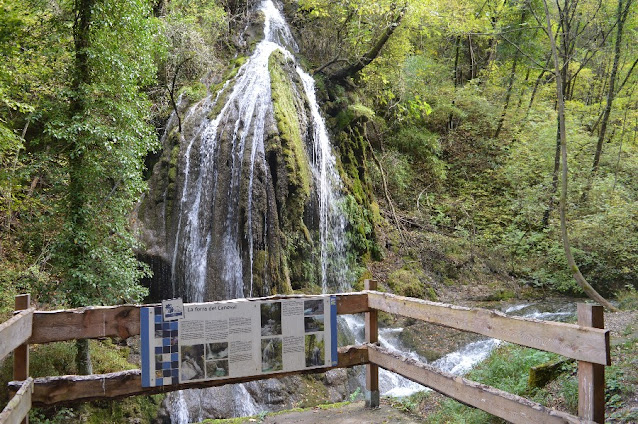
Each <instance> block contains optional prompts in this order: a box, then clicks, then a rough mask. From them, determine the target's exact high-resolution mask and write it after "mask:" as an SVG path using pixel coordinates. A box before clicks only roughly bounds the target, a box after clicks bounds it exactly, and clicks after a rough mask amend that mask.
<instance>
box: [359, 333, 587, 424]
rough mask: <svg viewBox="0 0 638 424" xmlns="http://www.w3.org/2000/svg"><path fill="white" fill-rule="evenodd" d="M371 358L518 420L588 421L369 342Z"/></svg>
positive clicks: (549, 423)
mask: <svg viewBox="0 0 638 424" xmlns="http://www.w3.org/2000/svg"><path fill="white" fill-rule="evenodd" d="M368 356H369V358H370V362H373V363H376V364H377V365H379V366H380V367H382V368H385V369H387V370H388V371H392V372H395V373H397V374H400V375H402V376H404V377H405V378H408V379H410V380H412V381H415V382H417V383H420V384H423V385H424V386H427V387H430V388H432V389H434V390H436V391H437V392H439V393H442V394H444V395H446V396H449V397H452V398H454V399H456V400H458V401H459V402H461V403H464V404H466V405H469V406H473V407H475V408H479V409H482V410H483V411H486V412H489V413H490V414H492V415H496V416H497V417H500V418H503V419H505V420H508V421H510V422H512V423H516V424H538V423H543V424H562V423H581V424H584V423H587V424H591V421H589V420H582V419H580V418H578V417H575V416H573V415H570V414H567V413H564V412H560V411H556V410H553V409H550V408H546V407H544V406H542V405H540V404H538V403H536V402H532V401H530V400H528V399H525V398H522V397H520V396H516V395H513V394H511V393H507V392H504V391H502V390H498V389H495V388H493V387H490V386H486V385H484V384H480V383H476V382H474V381H470V380H466V379H465V378H462V377H458V376H455V375H453V374H450V373H447V372H444V371H441V370H438V369H436V368H434V367H432V366H430V365H426V364H423V363H421V362H418V361H415V360H413V359H409V358H407V357H404V356H400V355H398V354H396V353H392V352H390V351H388V350H386V349H384V348H382V347H379V346H374V345H368Z"/></svg>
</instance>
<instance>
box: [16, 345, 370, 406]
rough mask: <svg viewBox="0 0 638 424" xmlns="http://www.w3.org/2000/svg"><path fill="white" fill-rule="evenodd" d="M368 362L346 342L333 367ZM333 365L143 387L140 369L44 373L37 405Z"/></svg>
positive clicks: (222, 382) (37, 388) (360, 349)
mask: <svg viewBox="0 0 638 424" xmlns="http://www.w3.org/2000/svg"><path fill="white" fill-rule="evenodd" d="M366 363H368V349H367V347H366V346H345V347H341V348H339V361H338V365H337V366H336V367H333V368H349V367H353V366H355V365H364V364H366ZM333 368H322V369H316V368H315V369H312V370H301V371H294V372H281V373H276V374H265V375H256V376H250V377H239V378H227V379H220V380H211V381H201V382H194V383H185V384H176V385H172V386H162V387H142V374H141V371H140V370H129V371H122V372H116V373H110V374H93V375H87V376H80V375H65V376H59V377H44V378H36V379H35V380H34V391H33V404H34V405H35V406H44V405H54V404H60V403H72V402H78V401H80V402H86V401H90V400H99V399H115V398H121V397H127V396H135V395H150V394H155V393H166V392H171V391H175V390H183V389H201V388H205V387H215V386H223V385H225V384H233V383H246V382H249V381H255V380H263V379H267V378H282V377H286V376H290V375H299V374H310V373H318V372H325V371H327V370H330V369H333ZM21 384H22V382H18V381H12V382H10V383H9V389H10V390H17V389H18V388H19V386H20V385H21Z"/></svg>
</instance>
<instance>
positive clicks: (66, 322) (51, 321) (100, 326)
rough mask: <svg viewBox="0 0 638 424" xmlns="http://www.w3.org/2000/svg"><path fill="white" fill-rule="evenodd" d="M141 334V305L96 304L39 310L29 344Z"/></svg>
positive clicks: (126, 336)
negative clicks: (73, 307)
mask: <svg viewBox="0 0 638 424" xmlns="http://www.w3.org/2000/svg"><path fill="white" fill-rule="evenodd" d="M138 334H140V306H138V305H124V306H96V307H87V308H79V309H66V310H60V311H37V312H36V313H35V314H34V317H33V334H32V336H31V339H29V344H38V343H49V342H62V341H65V340H75V339H97V338H100V337H122V338H128V337H130V336H135V335H138Z"/></svg>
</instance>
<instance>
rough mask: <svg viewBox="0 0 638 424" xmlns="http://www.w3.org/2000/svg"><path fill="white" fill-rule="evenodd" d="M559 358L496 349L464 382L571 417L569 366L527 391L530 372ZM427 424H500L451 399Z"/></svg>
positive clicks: (573, 393)
mask: <svg viewBox="0 0 638 424" xmlns="http://www.w3.org/2000/svg"><path fill="white" fill-rule="evenodd" d="M560 358H562V357H561V356H559V355H556V354H553V353H549V352H543V351H539V350H535V349H529V348H523V347H520V346H516V345H510V344H506V345H503V346H501V347H500V348H498V349H496V350H495V351H494V352H493V353H492V355H490V357H489V358H488V359H487V360H486V361H484V362H483V363H481V364H479V365H477V366H476V368H474V369H473V370H472V371H470V372H469V373H468V375H467V376H466V378H468V379H470V380H473V381H477V382H479V383H483V384H487V385H489V386H492V387H496V388H498V389H501V390H504V391H506V392H509V393H513V394H516V395H519V396H523V397H526V398H528V399H530V400H532V401H535V402H538V403H540V404H543V405H548V406H557V405H558V406H561V407H562V408H567V409H568V410H569V411H568V412H570V413H574V412H575V411H574V410H573V409H572V408H574V407H575V406H576V405H577V401H575V400H576V399H577V396H578V384H577V383H576V380H575V368H574V366H573V365H570V366H569V367H568V369H567V370H566V372H565V373H563V374H561V375H560V376H559V377H558V379H557V381H556V382H554V383H552V384H550V385H548V386H546V387H543V388H540V389H532V388H529V387H528V384H527V382H528V377H529V369H530V368H531V367H533V366H537V365H541V364H544V363H547V362H550V361H556V360H559V359H560ZM427 422H428V423H433V424H434V423H442V422H444V423H466V424H484V423H503V422H505V421H503V420H501V419H499V418H496V417H494V416H492V415H490V414H488V413H487V412H484V411H481V410H479V409H474V408H471V407H468V406H465V405H462V404H461V403H459V402H456V401H455V400H452V399H445V400H444V401H442V402H441V405H440V407H439V408H438V409H437V410H436V411H435V412H434V413H431V414H429V416H428V418H427Z"/></svg>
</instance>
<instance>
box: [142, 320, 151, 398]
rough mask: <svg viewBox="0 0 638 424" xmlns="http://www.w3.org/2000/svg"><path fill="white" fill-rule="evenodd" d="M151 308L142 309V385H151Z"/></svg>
mask: <svg viewBox="0 0 638 424" xmlns="http://www.w3.org/2000/svg"><path fill="white" fill-rule="evenodd" d="M149 313H150V310H149V308H142V309H141V310H140V333H141V334H140V335H141V339H142V387H151V370H150V366H151V364H150V362H151V361H150V358H149V356H150V352H151V349H150V346H149V345H150V340H149V328H148V327H149V326H150V325H151V323H150V322H149V321H150V319H149V318H150V317H149Z"/></svg>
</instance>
